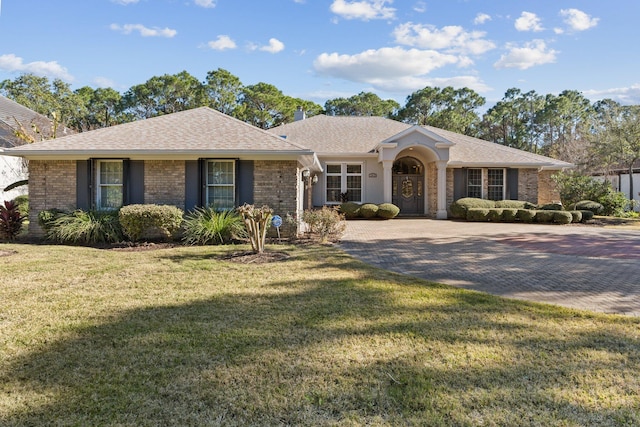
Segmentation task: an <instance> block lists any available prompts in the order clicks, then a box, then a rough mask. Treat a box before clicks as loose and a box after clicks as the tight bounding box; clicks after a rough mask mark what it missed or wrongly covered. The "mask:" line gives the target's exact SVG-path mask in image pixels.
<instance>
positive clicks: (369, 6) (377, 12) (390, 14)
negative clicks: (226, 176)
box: [329, 0, 396, 21]
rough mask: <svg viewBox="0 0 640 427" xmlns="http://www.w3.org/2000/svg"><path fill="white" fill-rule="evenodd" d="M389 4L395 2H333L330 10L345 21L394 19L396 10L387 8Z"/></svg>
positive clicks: (372, 0) (388, 0)
mask: <svg viewBox="0 0 640 427" xmlns="http://www.w3.org/2000/svg"><path fill="white" fill-rule="evenodd" d="M387 3H389V4H391V3H393V0H361V1H346V0H333V3H331V6H330V8H329V9H330V10H331V12H333V13H335V14H336V15H339V16H341V17H343V18H344V19H361V20H363V21H369V20H371V19H393V18H394V17H395V13H396V10H395V9H394V8H392V7H385V5H386V4H387Z"/></svg>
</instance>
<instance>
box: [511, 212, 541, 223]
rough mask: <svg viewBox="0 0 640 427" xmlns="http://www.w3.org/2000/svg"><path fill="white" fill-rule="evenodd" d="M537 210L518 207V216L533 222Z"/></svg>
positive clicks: (520, 218) (525, 220) (521, 219)
mask: <svg viewBox="0 0 640 427" xmlns="http://www.w3.org/2000/svg"><path fill="white" fill-rule="evenodd" d="M537 212H538V211H534V210H531V209H518V213H517V214H516V218H518V219H519V220H520V221H522V222H533V221H535V219H536V215H537Z"/></svg>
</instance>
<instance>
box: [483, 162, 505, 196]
mask: <svg viewBox="0 0 640 427" xmlns="http://www.w3.org/2000/svg"><path fill="white" fill-rule="evenodd" d="M504 175H505V174H504V169H489V170H487V180H488V187H487V190H488V192H487V198H488V199H489V200H503V199H504Z"/></svg>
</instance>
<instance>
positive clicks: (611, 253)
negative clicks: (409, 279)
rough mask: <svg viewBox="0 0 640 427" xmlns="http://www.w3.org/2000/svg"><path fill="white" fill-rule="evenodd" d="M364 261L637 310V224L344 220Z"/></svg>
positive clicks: (550, 299)
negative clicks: (633, 226)
mask: <svg viewBox="0 0 640 427" xmlns="http://www.w3.org/2000/svg"><path fill="white" fill-rule="evenodd" d="M340 246H341V247H342V248H343V249H344V250H345V251H347V252H348V253H350V254H352V255H353V256H355V257H356V258H359V259H361V260H363V261H365V262H367V263H369V264H373V265H376V266H379V267H382V268H385V269H388V270H392V271H396V272H399V273H404V274H409V275H413V276H418V277H421V278H424V279H428V280H432V281H435V282H440V283H446V284H449V285H453V286H458V287H462V288H466V289H473V290H477V291H482V292H488V293H491V294H495V295H500V296H504V297H508V298H517V299H523V300H530V301H538V302H545V303H551V304H558V305H563V306H567V307H572V308H579V309H587V310H593V311H600V312H605V313H619V314H628V315H633V316H640V230H637V229H624V228H602V227H594V226H582V225H567V226H561V225H542V224H492V223H468V222H458V221H437V220H429V219H395V220H391V221H349V222H348V223H347V232H346V233H345V236H344V237H343V239H342V242H341V243H340Z"/></svg>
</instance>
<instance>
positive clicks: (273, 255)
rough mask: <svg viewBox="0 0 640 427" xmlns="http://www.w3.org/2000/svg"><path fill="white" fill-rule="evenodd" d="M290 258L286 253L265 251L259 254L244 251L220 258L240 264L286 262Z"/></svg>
mask: <svg viewBox="0 0 640 427" xmlns="http://www.w3.org/2000/svg"><path fill="white" fill-rule="evenodd" d="M289 257H290V255H289V254H288V253H285V252H271V251H265V252H262V253H259V254H258V253H254V252H251V251H244V252H234V253H232V254H229V255H225V256H223V257H220V259H222V260H225V261H231V262H237V263H239V264H266V263H270V262H278V261H284V260H286V259H288V258H289Z"/></svg>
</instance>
